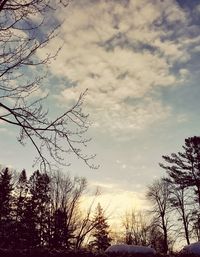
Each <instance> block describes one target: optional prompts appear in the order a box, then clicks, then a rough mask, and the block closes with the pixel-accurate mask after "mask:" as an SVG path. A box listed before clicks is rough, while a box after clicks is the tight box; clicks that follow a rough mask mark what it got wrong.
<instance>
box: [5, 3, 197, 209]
mask: <svg viewBox="0 0 200 257" xmlns="http://www.w3.org/2000/svg"><path fill="white" fill-rule="evenodd" d="M55 17H56V19H57V20H58V21H62V22H63V24H62V26H61V28H60V29H59V33H58V35H57V36H56V37H55V39H54V40H53V41H51V43H50V44H49V45H48V46H47V47H46V48H45V49H41V50H40V51H38V56H39V57H42V56H44V55H45V54H46V53H47V52H54V51H55V49H57V47H58V46H62V49H61V51H60V52H59V54H58V56H57V57H56V59H55V60H52V62H51V63H50V64H49V67H48V69H49V73H48V77H47V78H46V79H45V80H44V81H43V87H42V88H41V91H40V94H42V93H44V94H45V93H46V92H48V94H49V97H48V101H47V102H46V106H47V107H48V108H49V110H50V112H51V115H55V116H56V115H58V113H62V112H63V111H64V110H66V108H68V107H69V106H70V104H71V103H73V102H74V101H76V99H77V98H78V96H79V95H80V94H81V92H84V91H85V90H86V89H88V92H87V95H86V98H85V102H84V110H85V112H86V113H89V115H90V116H89V118H90V121H91V123H92V125H91V127H90V129H89V131H88V133H87V135H88V136H89V137H92V141H91V142H90V143H89V144H88V147H87V149H86V152H89V153H96V154H97V157H96V158H95V160H94V161H93V162H94V164H96V165H98V164H99V165H100V167H99V169H98V170H91V169H90V168H89V167H87V166H86V165H85V164H84V163H83V162H81V160H77V159H73V160H72V165H71V166H70V167H62V168H61V169H62V170H63V171H64V172H70V174H71V175H73V176H74V175H78V176H84V177H86V178H87V179H88V184H89V189H90V190H94V191H95V188H96V187H97V186H98V187H100V190H101V197H100V199H99V200H100V201H101V202H102V204H103V205H104V206H108V209H110V212H113V210H115V211H116V212H117V213H120V212H122V211H124V210H127V209H130V208H146V206H147V202H146V200H145V192H146V188H147V186H148V185H149V184H151V183H152V182H153V180H154V179H156V178H160V177H161V176H163V175H164V171H163V170H162V169H161V168H160V167H159V165H158V163H159V162H162V155H166V154H170V153H172V152H177V151H179V150H181V146H182V145H183V144H184V139H185V138H187V137H190V136H194V135H196V136H198V135H199V131H200V118H199V109H200V101H199V99H200V85H199V81H200V73H199V69H200V61H199V57H200V26H199V25H200V1H194V0H193V1H192V0H190V1H189V0H179V1H178V0H177V1H175V0H167V1H161V0H81V1H80V0H74V1H72V2H71V3H70V4H69V6H68V7H67V8H62V9H58V10H57V12H56V13H55ZM16 132H17V131H16V130H15V128H13V127H9V126H7V125H6V124H2V123H1V124H0V142H1V155H0V163H1V164H3V165H9V166H11V167H13V168H15V169H17V170H21V169H23V168H26V169H27V171H30V173H31V172H32V171H33V170H34V168H32V167H31V165H32V163H33V159H34V156H35V154H36V153H35V151H34V148H33V147H32V146H31V144H29V143H27V145H26V146H25V147H22V146H21V145H19V143H18V142H17V140H16V135H17V134H16ZM66 157H67V158H71V157H68V156H66Z"/></svg>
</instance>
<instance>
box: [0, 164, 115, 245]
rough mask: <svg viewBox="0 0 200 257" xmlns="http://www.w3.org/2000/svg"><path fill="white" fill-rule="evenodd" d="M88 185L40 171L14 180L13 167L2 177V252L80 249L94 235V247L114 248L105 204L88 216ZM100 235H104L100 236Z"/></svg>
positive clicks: (89, 212)
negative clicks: (85, 203)
mask: <svg viewBox="0 0 200 257" xmlns="http://www.w3.org/2000/svg"><path fill="white" fill-rule="evenodd" d="M86 186H87V181H86V179H85V178H82V177H74V178H71V177H70V176H64V175H63V174H62V173H60V172H57V173H54V174H51V175H50V174H47V173H41V172H39V171H38V170H37V171H35V172H34V173H33V174H32V175H31V176H30V178H29V179H27V175H26V171H25V170H22V172H21V173H20V174H19V176H14V175H13V173H11V172H10V171H9V169H8V168H4V169H2V171H1V173H0V248H7V249H8V248H14V249H30V248H36V247H40V248H54V249H76V250H77V249H80V248H81V246H82V244H83V241H84V239H85V238H86V237H87V235H88V234H89V233H91V232H92V231H94V232H93V233H94V235H93V241H91V242H90V245H91V246H92V247H93V248H96V249H100V248H102V249H105V248H107V247H108V246H109V245H110V244H109V242H110V238H109V236H108V225H107V222H106V218H105V217H104V213H103V209H102V208H101V206H100V205H98V206H97V208H96V213H95V215H92V214H91V208H92V205H91V206H90V207H89V208H88V210H87V211H86V213H82V212H81V209H80V199H81V197H82V194H83V192H84V191H85V189H86ZM97 232H98V233H97Z"/></svg>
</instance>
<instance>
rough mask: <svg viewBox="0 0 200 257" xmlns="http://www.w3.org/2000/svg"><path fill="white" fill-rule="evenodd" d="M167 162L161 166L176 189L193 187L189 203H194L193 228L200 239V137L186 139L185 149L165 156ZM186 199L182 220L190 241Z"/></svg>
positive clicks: (182, 206)
mask: <svg viewBox="0 0 200 257" xmlns="http://www.w3.org/2000/svg"><path fill="white" fill-rule="evenodd" d="M163 159H164V160H165V162H166V163H167V165H166V164H160V166H161V167H162V168H163V169H165V170H166V172H167V174H168V175H169V182H170V183H171V184H173V185H174V186H175V188H176V191H178V190H179V191H180V190H184V189H185V188H186V189H188V188H191V189H192V190H190V191H191V192H193V195H191V197H190V202H189V205H191V204H194V206H195V205H196V208H195V209H194V210H193V213H192V216H193V224H194V227H193V230H194V231H196V235H197V239H198V240H200V137H197V136H194V137H189V138H187V139H185V145H183V151H182V152H178V153H172V154H171V155H170V156H167V155H166V156H163ZM183 200H184V199H183ZM186 204H187V203H186V202H185V201H182V202H181V206H180V202H179V206H178V207H179V209H180V207H181V212H182V213H181V214H182V220H183V224H184V230H185V237H186V239H187V242H188V243H189V230H188V221H187V217H186V214H185V205H186Z"/></svg>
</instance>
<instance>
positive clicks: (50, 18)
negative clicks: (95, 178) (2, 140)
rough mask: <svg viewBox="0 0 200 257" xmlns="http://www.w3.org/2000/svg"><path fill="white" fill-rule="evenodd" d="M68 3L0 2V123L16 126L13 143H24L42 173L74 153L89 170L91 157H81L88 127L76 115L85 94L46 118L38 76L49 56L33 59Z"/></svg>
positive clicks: (83, 118)
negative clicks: (57, 13) (34, 152)
mask: <svg viewBox="0 0 200 257" xmlns="http://www.w3.org/2000/svg"><path fill="white" fill-rule="evenodd" d="M68 2H69V1H68V0H62V1H61V0H56V1H51V0H16V1H12V0H0V121H3V122H5V123H7V124H9V125H12V126H15V127H17V128H19V131H20V132H19V137H18V141H19V142H20V143H21V144H25V142H26V141H27V140H29V141H30V142H31V143H32V145H33V146H34V148H35V150H36V152H37V157H36V160H35V163H39V164H40V165H41V167H40V169H43V170H45V171H46V170H47V169H48V168H49V167H50V164H51V161H50V160H52V161H53V162H54V163H58V164H62V165H66V164H68V163H69V162H68V161H66V154H68V153H74V154H75V155H76V156H77V157H78V158H79V159H82V160H83V161H84V162H85V163H86V164H87V165H89V166H90V167H94V166H93V165H91V164H90V163H89V160H90V159H92V158H93V157H94V156H93V155H86V154H83V153H82V151H81V149H82V146H83V147H84V146H86V144H87V142H88V141H89V139H87V138H85V137H84V136H83V135H84V133H85V132H86V131H87V129H88V127H89V122H88V115H86V114H84V112H83V111H82V105H83V101H84V96H85V92H84V93H82V94H80V97H79V99H77V102H76V103H75V104H74V105H73V106H72V107H71V108H69V109H68V110H66V111H65V112H64V113H61V114H60V115H58V116H57V117H54V118H50V117H49V114H48V111H47V110H45V109H44V108H43V101H44V100H45V99H44V98H46V97H41V92H42V81H43V78H44V77H46V75H47V74H46V72H43V71H44V70H45V69H46V68H47V65H48V63H49V62H50V61H51V59H52V58H54V57H55V56H56V55H57V53H58V51H59V49H57V51H56V52H55V53H49V54H46V55H43V56H42V55H39V54H38V51H39V50H40V51H42V50H43V49H44V48H45V47H46V46H47V45H48V43H49V42H50V41H51V40H52V39H53V38H54V37H55V36H56V31H57V29H58V28H59V26H60V25H61V23H60V22H59V21H58V19H56V15H55V13H56V10H57V9H59V8H61V7H63V6H64V7H66V6H67V5H68Z"/></svg>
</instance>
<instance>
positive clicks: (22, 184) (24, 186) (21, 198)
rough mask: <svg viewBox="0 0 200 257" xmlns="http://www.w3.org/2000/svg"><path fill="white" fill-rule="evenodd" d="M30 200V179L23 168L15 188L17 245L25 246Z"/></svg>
mask: <svg viewBox="0 0 200 257" xmlns="http://www.w3.org/2000/svg"><path fill="white" fill-rule="evenodd" d="M27 200H28V181H27V176H26V171H25V170H24V169H23V170H22V172H21V173H20V175H19V178H18V181H17V183H16V186H15V188H14V220H15V224H14V228H15V229H14V228H13V230H14V235H13V243H14V246H15V247H18V248H21V247H23V246H24V230H25V224H24V214H25V209H26V204H27Z"/></svg>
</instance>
